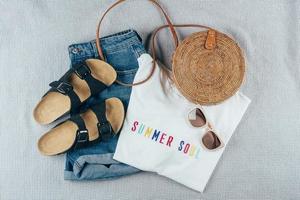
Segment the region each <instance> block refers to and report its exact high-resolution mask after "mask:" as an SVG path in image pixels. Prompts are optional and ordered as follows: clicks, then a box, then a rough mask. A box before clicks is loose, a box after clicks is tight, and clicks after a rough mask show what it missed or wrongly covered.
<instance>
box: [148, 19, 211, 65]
mask: <svg viewBox="0 0 300 200" xmlns="http://www.w3.org/2000/svg"><path fill="white" fill-rule="evenodd" d="M172 26H173V27H175V28H186V27H189V28H205V29H208V30H210V31H212V32H217V31H216V30H214V29H213V28H211V27H209V26H205V25H200V24H173V25H172ZM167 27H169V25H163V26H160V27H158V28H157V29H155V31H154V32H153V33H152V37H151V54H152V58H153V60H154V61H155V60H156V53H155V52H156V51H155V49H156V46H155V41H156V36H157V34H158V32H159V31H161V30H162V29H165V28H167ZM207 41H208V39H207ZM213 45H214V44H212V47H214V46H213ZM177 46H178V45H176V47H177ZM212 47H210V46H209V43H208V46H206V48H212ZM165 69H166V70H167V71H170V68H167V67H165Z"/></svg>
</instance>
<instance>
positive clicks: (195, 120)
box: [188, 108, 206, 127]
mask: <svg viewBox="0 0 300 200" xmlns="http://www.w3.org/2000/svg"><path fill="white" fill-rule="evenodd" d="M188 118H189V121H190V123H191V124H192V125H193V126H194V127H201V126H204V125H205V124H206V118H205V116H204V114H203V113H202V111H201V110H200V109H199V108H195V109H194V110H192V111H191V112H190V113H189V116H188Z"/></svg>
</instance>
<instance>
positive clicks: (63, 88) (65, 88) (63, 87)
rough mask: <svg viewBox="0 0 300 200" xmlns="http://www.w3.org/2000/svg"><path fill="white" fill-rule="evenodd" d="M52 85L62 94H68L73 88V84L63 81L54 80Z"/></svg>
mask: <svg viewBox="0 0 300 200" xmlns="http://www.w3.org/2000/svg"><path fill="white" fill-rule="evenodd" d="M50 86H51V87H53V88H55V89H56V90H57V91H58V92H59V93H61V94H67V93H68V92H69V91H70V90H73V86H72V85H71V84H69V83H67V82H63V81H54V82H52V83H50Z"/></svg>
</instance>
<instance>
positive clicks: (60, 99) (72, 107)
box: [33, 59, 117, 124]
mask: <svg viewBox="0 0 300 200" xmlns="http://www.w3.org/2000/svg"><path fill="white" fill-rule="evenodd" d="M116 77H117V73H116V71H115V70H114V68H113V67H112V66H110V65H109V64H107V63H105V62H103V61H101V60H98V59H88V60H86V61H85V62H83V63H80V64H78V65H76V66H73V67H72V68H71V69H70V70H68V71H67V72H66V73H65V74H64V75H63V76H62V77H61V78H60V79H59V80H58V81H54V82H52V83H50V87H51V89H50V90H49V91H48V92H47V93H46V94H45V95H44V96H43V98H42V99H41V101H40V102H39V103H38V104H37V106H36V107H35V109H34V111H33V116H34V119H35V120H36V121H37V122H38V123H40V124H49V123H51V122H53V121H55V120H56V119H58V118H59V117H61V116H63V115H64V114H67V113H70V114H71V116H72V115H74V114H77V113H78V112H79V108H80V106H81V104H82V103H83V102H84V101H86V100H87V99H88V98H89V97H90V96H93V95H96V94H98V93H100V92H101V91H103V90H104V89H105V88H107V87H108V86H110V85H111V84H113V82H114V81H115V80H116Z"/></svg>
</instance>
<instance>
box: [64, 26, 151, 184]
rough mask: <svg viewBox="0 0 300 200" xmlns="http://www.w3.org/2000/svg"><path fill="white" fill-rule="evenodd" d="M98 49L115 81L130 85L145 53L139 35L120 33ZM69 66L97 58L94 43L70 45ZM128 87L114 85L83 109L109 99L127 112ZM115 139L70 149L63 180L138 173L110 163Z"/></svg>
mask: <svg viewBox="0 0 300 200" xmlns="http://www.w3.org/2000/svg"><path fill="white" fill-rule="evenodd" d="M101 46H102V49H103V54H104V56H105V58H106V61H107V62H108V63H109V64H111V66H113V67H114V68H115V70H116V71H117V73H118V80H120V81H122V82H125V83H132V82H133V79H134V76H135V73H136V71H137V69H138V62H137V58H138V57H139V56H140V55H141V54H143V53H145V52H146V50H145V48H144V46H143V44H142V40H141V38H140V36H139V35H138V34H137V33H136V32H135V31H133V30H127V31H123V32H120V33H117V34H114V35H110V36H107V37H104V38H101ZM69 55H70V59H71V65H74V64H77V63H79V62H82V61H85V60H86V59H88V58H98V59H99V56H98V51H97V49H96V42H95V40H93V41H91V42H87V43H81V44H73V45H70V46H69ZM130 93H131V88H130V87H124V86H121V85H119V84H116V83H114V84H113V85H111V86H110V87H109V88H107V89H106V90H104V91H102V92H101V93H100V94H99V95H98V96H96V97H92V98H91V99H90V100H89V101H88V102H87V103H86V105H84V106H85V107H89V106H90V105H92V104H94V103H97V102H99V101H103V100H105V99H107V98H110V97H118V98H119V99H121V100H122V102H123V104H124V107H125V110H126V109H127V106H128V102H129V97H130ZM117 141H118V136H116V137H113V138H111V139H110V140H109V141H106V142H104V141H100V142H99V143H97V144H94V145H91V146H89V147H87V148H83V149H76V150H71V151H69V152H68V153H67V156H66V167H65V173H64V178H65V179H66V180H91V179H106V178H113V177H118V176H123V175H128V174H132V173H135V172H138V171H139V170H138V169H136V168H134V167H131V166H128V165H126V164H123V163H120V162H118V161H115V160H113V155H114V152H115V149H116V145H117Z"/></svg>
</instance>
